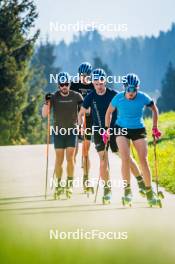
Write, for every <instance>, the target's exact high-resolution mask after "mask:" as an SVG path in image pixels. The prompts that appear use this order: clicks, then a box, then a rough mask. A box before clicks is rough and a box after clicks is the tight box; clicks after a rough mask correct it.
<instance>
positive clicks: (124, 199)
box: [122, 186, 132, 207]
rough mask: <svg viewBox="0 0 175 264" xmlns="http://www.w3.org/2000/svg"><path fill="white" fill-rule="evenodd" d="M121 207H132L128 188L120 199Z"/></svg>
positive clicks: (128, 187) (130, 193)
mask: <svg viewBox="0 0 175 264" xmlns="http://www.w3.org/2000/svg"><path fill="white" fill-rule="evenodd" d="M122 204H123V206H126V205H128V206H129V207H131V206H132V192H131V188H130V186H127V187H125V190H124V196H123V197H122Z"/></svg>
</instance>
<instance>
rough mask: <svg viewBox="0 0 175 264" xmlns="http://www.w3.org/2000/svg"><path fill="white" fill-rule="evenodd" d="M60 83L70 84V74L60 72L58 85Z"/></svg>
mask: <svg viewBox="0 0 175 264" xmlns="http://www.w3.org/2000/svg"><path fill="white" fill-rule="evenodd" d="M60 83H70V75H69V73H68V72H60V73H59V74H58V84H60Z"/></svg>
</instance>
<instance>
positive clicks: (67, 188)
mask: <svg viewBox="0 0 175 264" xmlns="http://www.w3.org/2000/svg"><path fill="white" fill-rule="evenodd" d="M72 193H73V188H72V187H66V197H67V199H70V198H71V197H72Z"/></svg>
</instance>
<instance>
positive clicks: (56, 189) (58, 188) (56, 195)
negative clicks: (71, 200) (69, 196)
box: [53, 186, 64, 200]
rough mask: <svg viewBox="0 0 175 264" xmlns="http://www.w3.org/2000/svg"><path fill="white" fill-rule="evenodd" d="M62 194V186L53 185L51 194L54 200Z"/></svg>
mask: <svg viewBox="0 0 175 264" xmlns="http://www.w3.org/2000/svg"><path fill="white" fill-rule="evenodd" d="M63 194H64V188H63V187H60V186H59V187H55V192H54V194H53V198H54V200H60V198H61V195H63Z"/></svg>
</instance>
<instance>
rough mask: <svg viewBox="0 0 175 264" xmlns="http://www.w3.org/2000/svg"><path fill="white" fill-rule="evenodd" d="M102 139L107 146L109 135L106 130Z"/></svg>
mask: <svg viewBox="0 0 175 264" xmlns="http://www.w3.org/2000/svg"><path fill="white" fill-rule="evenodd" d="M102 139H103V142H104V144H105V145H106V144H107V142H108V140H109V134H108V130H107V129H106V131H105V132H104V133H103V135H102Z"/></svg>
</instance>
